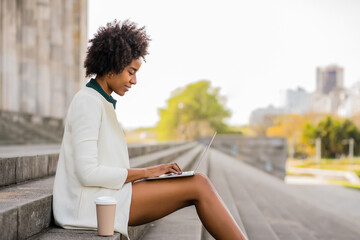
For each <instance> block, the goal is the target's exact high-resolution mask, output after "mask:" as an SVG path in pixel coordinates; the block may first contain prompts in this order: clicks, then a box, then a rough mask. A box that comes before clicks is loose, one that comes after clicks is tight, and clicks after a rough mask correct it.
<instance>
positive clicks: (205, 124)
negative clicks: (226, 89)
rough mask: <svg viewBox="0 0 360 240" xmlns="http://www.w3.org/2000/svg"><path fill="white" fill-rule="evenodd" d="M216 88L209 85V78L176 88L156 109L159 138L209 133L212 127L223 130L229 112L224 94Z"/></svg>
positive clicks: (165, 138) (186, 137) (192, 136)
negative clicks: (158, 117)
mask: <svg viewBox="0 0 360 240" xmlns="http://www.w3.org/2000/svg"><path fill="white" fill-rule="evenodd" d="M219 92H220V88H213V87H211V84H210V82H209V81H206V80H204V81H199V82H196V83H193V84H189V85H187V86H186V87H184V88H179V89H176V90H175V91H174V92H173V93H172V94H171V97H170V98H169V99H168V100H167V104H166V107H165V108H161V109H159V115H160V121H159V122H158V125H157V132H158V137H159V140H170V139H186V140H189V139H194V138H195V137H198V136H209V135H211V134H212V132H213V131H215V130H216V131H217V132H218V133H223V132H226V131H227V125H226V124H225V123H224V120H225V119H226V118H228V117H230V115H231V113H230V111H229V110H228V109H226V107H225V101H226V99H225V97H223V96H221V95H220V94H219Z"/></svg>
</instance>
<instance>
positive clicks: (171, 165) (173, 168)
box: [169, 163, 181, 174]
mask: <svg viewBox="0 0 360 240" xmlns="http://www.w3.org/2000/svg"><path fill="white" fill-rule="evenodd" d="M169 171H170V172H173V173H176V174H181V169H180V167H179V165H177V163H169Z"/></svg>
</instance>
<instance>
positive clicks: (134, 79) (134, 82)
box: [130, 75, 137, 85]
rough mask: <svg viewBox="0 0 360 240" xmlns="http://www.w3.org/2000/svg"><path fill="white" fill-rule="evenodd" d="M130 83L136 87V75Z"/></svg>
mask: <svg viewBox="0 0 360 240" xmlns="http://www.w3.org/2000/svg"><path fill="white" fill-rule="evenodd" d="M130 83H131V84H133V85H136V83H137V79H136V75H134V76H133V77H132V78H131V79H130Z"/></svg>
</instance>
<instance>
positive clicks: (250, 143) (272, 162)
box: [205, 135, 287, 179]
mask: <svg viewBox="0 0 360 240" xmlns="http://www.w3.org/2000/svg"><path fill="white" fill-rule="evenodd" d="M205 142H206V140H205ZM213 146H214V147H215V148H217V149H219V150H221V151H223V152H226V153H228V154H230V155H232V156H235V157H238V158H240V159H241V160H243V161H245V162H247V163H249V164H251V165H253V166H255V167H257V168H259V169H262V170H264V171H266V172H268V173H270V174H272V175H274V176H276V177H279V178H281V179H283V178H284V177H285V175H286V166H285V164H286V158H287V144H286V139H284V138H266V137H244V136H241V135H218V136H217V137H216V138H215V140H214V143H213Z"/></svg>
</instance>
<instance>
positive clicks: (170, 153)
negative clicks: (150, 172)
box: [130, 142, 198, 168]
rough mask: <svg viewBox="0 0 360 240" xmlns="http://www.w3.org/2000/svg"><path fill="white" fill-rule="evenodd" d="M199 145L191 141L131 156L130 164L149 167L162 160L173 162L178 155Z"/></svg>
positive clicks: (135, 166)
mask: <svg viewBox="0 0 360 240" xmlns="http://www.w3.org/2000/svg"><path fill="white" fill-rule="evenodd" d="M196 145H198V143H197V142H190V143H187V144H184V145H181V146H177V147H174V148H169V149H165V150H163V151H157V152H154V153H150V154H146V155H144V156H138V157H134V158H131V160H130V165H131V166H132V167H134V168H137V167H140V166H141V167H149V166H153V165H157V164H160V163H162V162H171V161H172V160H173V159H175V158H176V157H179V156H181V155H182V154H184V153H185V152H186V151H188V150H190V149H191V148H194V147H195V146H196Z"/></svg>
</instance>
